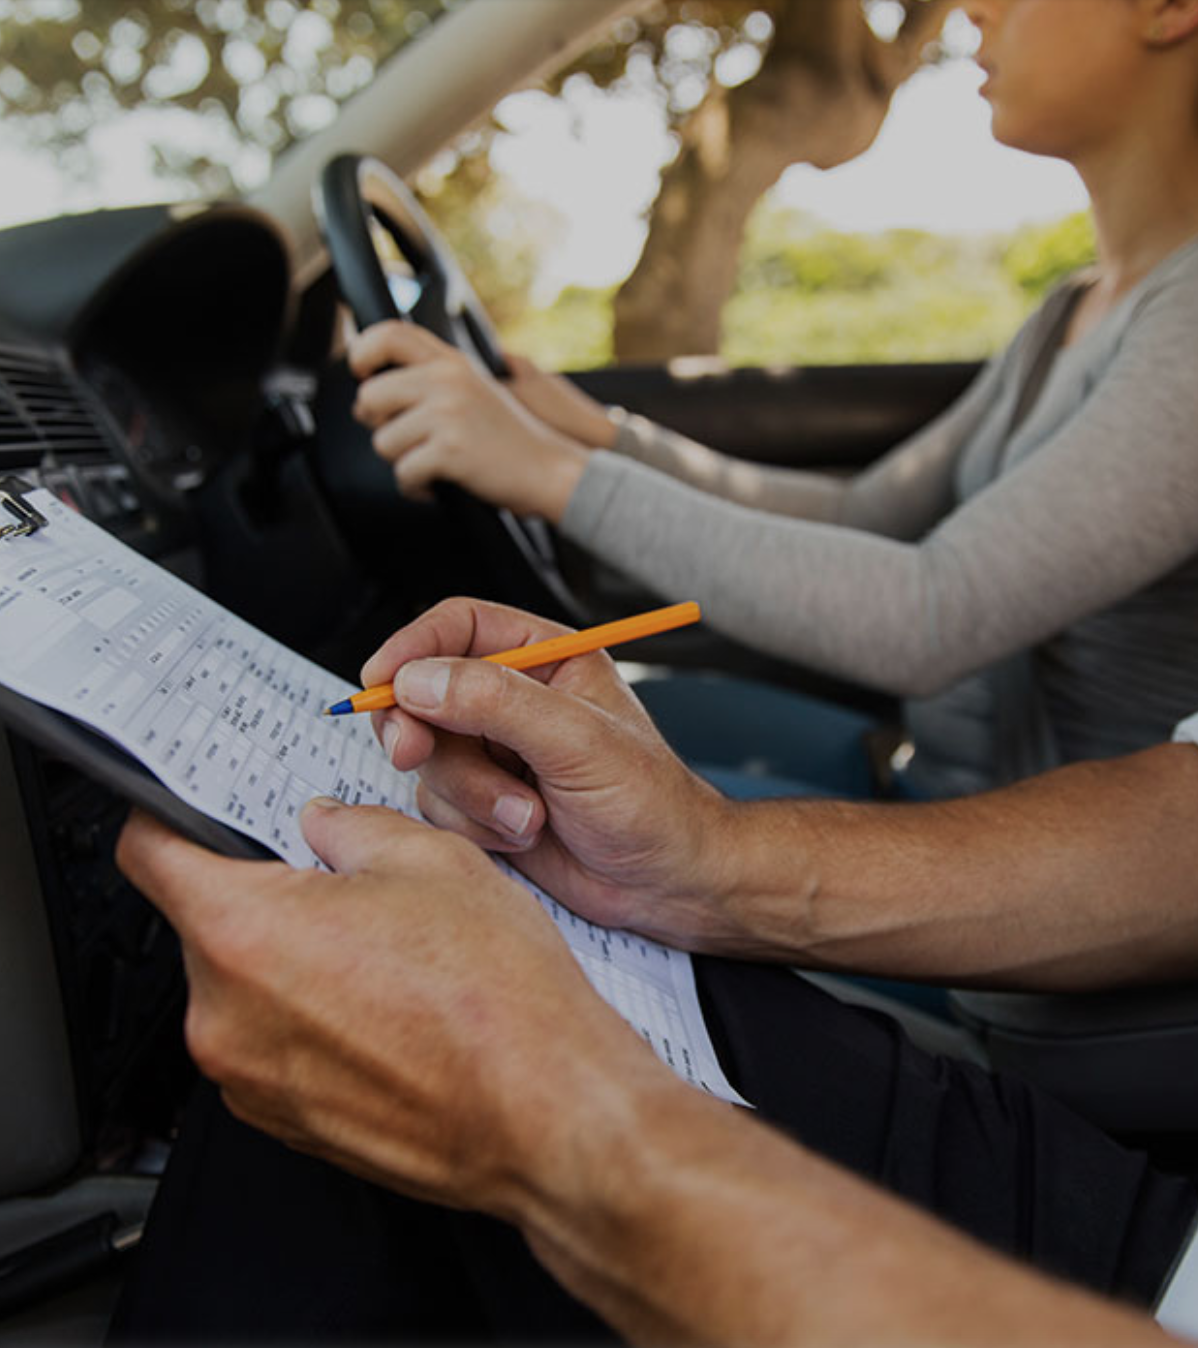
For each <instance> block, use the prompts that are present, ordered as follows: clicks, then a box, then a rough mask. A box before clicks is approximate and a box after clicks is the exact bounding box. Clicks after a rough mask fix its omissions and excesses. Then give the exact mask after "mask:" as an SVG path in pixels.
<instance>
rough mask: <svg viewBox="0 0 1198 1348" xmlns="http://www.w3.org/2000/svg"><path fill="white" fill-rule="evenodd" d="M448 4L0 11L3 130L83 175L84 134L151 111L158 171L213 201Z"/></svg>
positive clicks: (324, 1) (345, 0)
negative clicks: (186, 125)
mask: <svg viewBox="0 0 1198 1348" xmlns="http://www.w3.org/2000/svg"><path fill="white" fill-rule="evenodd" d="M445 7H446V0H311V3H307V4H300V3H298V2H297V0H196V3H194V4H193V3H191V0H135V3H134V4H132V5H130V4H128V3H127V0H87V3H86V7H85V6H84V4H83V3H82V2H81V0H0V25H2V26H0V116H2V117H3V118H4V123H5V129H6V130H7V131H8V132H10V133H11V132H16V133H17V134H18V135H19V136H20V137H21V138H22V139H24V140H25V141H26V142H27V143H29V144H31V145H33V146H36V147H42V148H46V149H50V150H53V151H54V152H55V154H56V156H57V157H58V162H59V164H60V166H61V167H62V169H63V170H64V171H65V172H67V173H73V174H75V175H76V176H77V177H79V178H86V177H87V176H88V175H89V174H90V173H91V172H92V170H93V166H94V154H93V150H92V147H91V146H90V145H89V143H88V135H89V133H90V132H91V131H93V130H95V129H97V128H101V127H104V126H106V125H108V124H110V123H113V122H114V121H115V120H116V119H117V118H118V117H120V116H121V115H122V114H125V115H140V114H142V113H144V112H146V111H151V112H155V113H158V114H159V115H158V116H157V117H156V119H155V121H154V128H153V131H152V132H148V135H149V139H150V140H151V143H152V144H153V146H154V150H155V153H156V156H157V168H158V171H159V172H160V173H161V174H162V176H163V177H164V178H166V179H172V180H173V185H174V187H175V189H176V190H182V191H184V192H188V193H190V192H195V191H199V192H201V193H205V194H209V195H220V194H223V193H226V192H229V191H230V190H235V189H236V188H238V187H245V186H247V185H249V184H251V183H254V182H258V181H261V179H262V178H264V177H265V176H266V174H267V172H268V171H269V165H270V162H271V159H272V158H273V157H274V156H275V155H277V154H279V153H281V151H283V150H284V149H286V147H287V146H288V145H289V144H290V143H291V142H293V141H295V140H298V139H300V138H302V137H303V136H305V135H307V134H309V133H310V132H312V131H315V130H317V129H319V128H320V127H322V126H325V125H327V124H328V123H329V122H331V121H332V119H333V118H334V117H335V116H336V112H337V107H338V105H339V104H340V103H342V102H344V101H345V99H347V98H349V97H350V96H351V95H352V94H354V93H355V92H356V91H357V90H359V89H361V88H363V87H364V86H365V85H367V84H369V83H370V81H371V80H372V79H373V78H374V74H375V71H376V69H377V68H378V66H379V64H380V63H381V62H382V61H383V60H385V59H386V58H387V57H388V56H389V55H390V54H391V53H393V52H394V51H395V50H396V49H397V48H398V47H400V46H402V45H403V43H404V42H406V41H408V40H410V39H411V38H412V37H414V36H416V35H417V34H418V33H419V32H420V31H421V29H422V28H423V27H425V26H426V25H427V24H428V23H429V22H430V20H431V19H433V18H435V17H436V16H437V15H438V14H440V13H441V12H443V11H444V9H445ZM167 112H169V113H170V114H171V115H172V116H171V117H168V118H164V117H163V116H162V115H161V114H162V113H167ZM181 118H185V119H187V121H188V123H189V125H190V128H191V129H190V132H188V131H182V130H181V122H180V119H181ZM114 204H116V203H114Z"/></svg>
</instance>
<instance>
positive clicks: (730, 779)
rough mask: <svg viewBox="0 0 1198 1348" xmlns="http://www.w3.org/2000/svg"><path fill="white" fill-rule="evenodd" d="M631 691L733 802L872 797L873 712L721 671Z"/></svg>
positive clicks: (679, 677) (664, 680)
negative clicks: (869, 739)
mask: <svg viewBox="0 0 1198 1348" xmlns="http://www.w3.org/2000/svg"><path fill="white" fill-rule="evenodd" d="M633 689H634V691H635V692H636V695H637V696H638V697H639V698H640V699H641V701H642V702H643V703H644V705H645V706H646V707H647V708H648V711H649V714H650V715H651V716H652V717H653V720H654V721H655V722H656V724H657V727H658V729H659V730H660V731H661V733H662V734H663V735H664V736H665V738H666V740H667V741H668V742H669V743H670V745H671V746H672V748H673V749H674V751H675V752H676V753H678V754H679V755H680V756H681V757H682V758H684V759H685V760H686V761H687V763H689V764H690V765H691V767H693V768H694V769H695V771H696V772H698V773H699V774H700V775H701V776H703V777H706V778H707V779H708V781H710V782H712V783H713V784H714V785H716V786H718V787H719V788H720V790H721V791H723V792H724V794H725V795H727V796H731V797H732V798H733V799H734V800H761V799H763V798H765V797H769V796H833V797H836V798H838V799H842V800H870V799H872V798H873V797H874V795H875V789H874V779H873V773H872V771H871V768H870V763H869V756H868V753H867V751H866V738H865V737H866V735H868V734H869V732H870V731H872V730H876V729H878V722H877V721H876V720H875V719H874V718H873V717H871V716H866V715H864V714H862V713H861V712H856V711H849V710H847V709H846V708H844V707H837V706H835V705H834V704H832V703H830V702H821V701H819V700H818V699H816V698H812V697H805V696H803V694H801V693H792V692H788V691H787V690H785V689H782V688H775V687H773V686H771V685H770V684H765V683H754V682H752V681H751V680H749V679H738V678H726V677H724V676H723V675H719V674H673V675H670V676H669V677H668V678H660V679H657V678H653V679H643V680H641V681H640V682H639V683H636V684H634V685H633Z"/></svg>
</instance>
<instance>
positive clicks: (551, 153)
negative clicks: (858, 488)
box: [495, 58, 1086, 285]
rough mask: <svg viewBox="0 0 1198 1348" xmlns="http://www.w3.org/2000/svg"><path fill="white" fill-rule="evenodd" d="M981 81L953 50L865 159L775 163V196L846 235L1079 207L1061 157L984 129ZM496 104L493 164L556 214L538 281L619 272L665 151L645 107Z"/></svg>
mask: <svg viewBox="0 0 1198 1348" xmlns="http://www.w3.org/2000/svg"><path fill="white" fill-rule="evenodd" d="M981 79H982V76H981V72H980V71H979V70H978V68H977V66H975V65H974V64H973V62H972V61H969V60H966V59H961V58H958V59H955V60H951V61H948V62H946V63H945V64H944V65H942V66H938V67H933V68H929V69H927V70H925V71H922V72H920V73H919V74H917V75H915V76H914V77H913V78H912V79H910V80H909V81H908V82H907V83H906V84H905V85H904V86H903V87H902V88H901V89H900V90H899V91H898V93H897V94H896V95H895V98H894V101H893V103H892V105H891V111H890V115H889V117H888V118H887V120H886V123H885V125H884V126H883V128H882V131H881V132H880V134H879V136H878V138H877V140H876V141H875V143H874V145H873V146H872V147H871V148H870V149H869V150H868V151H867V152H866V153H865V154H864V155H862V156H861V157H860V158H859V159H857V160H854V161H853V162H852V163H850V164H845V165H842V166H841V167H839V168H835V169H829V170H827V171H821V170H819V169H813V168H811V167H809V166H807V165H797V166H795V167H794V168H791V169H788V170H787V171H786V172H785V173H784V174H783V176H782V179H781V181H780V183H779V185H778V188H777V189H776V190H777V194H778V198H779V199H780V200H781V201H783V202H785V203H786V204H788V205H792V206H795V207H799V208H801V209H803V210H806V211H810V212H812V213H814V214H815V215H818V216H819V217H821V218H822V219H824V220H826V221H827V222H828V223H829V224H830V225H832V226H833V227H835V228H840V229H845V230H855V231H873V230H884V229H890V228H894V227H903V226H905V227H911V228H917V229H929V230H935V231H939V232H943V233H963V234H973V233H986V232H989V231H1006V230H1010V229H1013V228H1014V227H1016V226H1017V225H1020V224H1023V223H1025V222H1028V221H1033V220H1037V221H1038V220H1052V219H1058V218H1060V217H1061V216H1063V215H1067V214H1068V213H1070V212H1071V211H1075V210H1080V209H1081V208H1083V207H1084V206H1085V205H1086V194H1085V191H1084V189H1083V188H1082V185H1081V180H1080V179H1079V178H1078V176H1077V174H1076V173H1075V172H1074V170H1073V169H1072V168H1071V167H1070V166H1069V165H1067V164H1064V163H1061V162H1060V161H1056V160H1048V159H1042V158H1038V157H1036V156H1033V155H1029V154H1024V153H1022V152H1021V151H1018V150H1011V149H1008V148H1006V147H1004V146H1001V145H999V144H998V143H997V142H996V141H995V140H994V139H993V138H992V137H991V135H990V110H989V108H988V107H987V105H986V104H985V102H984V101H983V99H982V98H981V97H980V96H979V95H978V93H977V88H978V85H979V84H980V83H981ZM500 111H501V113H502V116H503V120H504V122H505V124H506V125H507V126H508V127H509V128H510V129H511V131H512V132H513V133H514V134H512V135H511V136H509V137H505V138H503V139H502V140H501V141H500V142H499V143H498V144H497V146H496V149H495V159H496V163H497V164H498V166H499V167H500V168H501V169H502V170H503V172H505V173H507V174H509V175H510V176H511V177H512V178H513V179H514V181H515V182H516V183H517V185H518V186H519V187H520V189H521V190H522V191H523V192H525V193H527V194H528V195H529V196H531V197H535V198H537V199H538V200H543V201H546V202H549V203H550V204H552V205H553V206H555V207H556V208H557V209H558V210H560V211H562V212H563V213H564V214H565V215H566V217H567V219H568V221H569V230H568V234H567V237H566V239H565V241H564V243H563V244H562V246H561V248H560V249H559V251H558V253H557V255H556V256H555V258H554V259H553V261H552V263H551V266H550V276H549V277H547V278H546V279H547V280H551V281H552V282H553V283H554V284H561V283H562V282H563V281H573V282H576V283H579V284H583V285H606V284H610V283H611V282H614V281H617V280H619V279H621V278H622V277H623V276H624V275H626V274H627V272H628V271H629V269H630V268H631V267H632V265H633V263H634V262H635V260H636V257H637V254H638V253H639V251H640V247H641V240H642V237H643V234H644V224H643V212H644V211H645V209H646V207H647V206H648V205H649V203H650V202H651V201H652V199H653V195H654V193H655V192H656V190H657V175H658V170H659V166H660V165H661V164H663V163H664V162H665V161H666V159H667V158H668V156H669V154H670V153H671V148H670V143H669V140H668V138H667V136H666V134H665V131H664V128H663V126H662V123H661V119H660V117H659V116H658V115H657V114H656V113H655V111H654V110H653V109H652V107H651V106H650V105H649V104H647V103H643V102H639V101H638V100H636V99H634V98H612V97H610V96H604V95H602V94H600V93H598V92H596V91H594V90H587V89H586V88H585V87H583V88H580V89H578V90H576V91H574V96H573V97H572V98H571V99H570V101H569V104H568V106H566V105H563V103H562V102H555V101H554V100H553V99H550V98H548V97H547V96H546V95H543V94H538V93H525V94H518V95H515V96H513V97H512V98H509V99H507V100H506V101H505V102H504V103H503V104H501V107H500Z"/></svg>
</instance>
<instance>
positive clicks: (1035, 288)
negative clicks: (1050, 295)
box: [1003, 211, 1095, 300]
mask: <svg viewBox="0 0 1198 1348" xmlns="http://www.w3.org/2000/svg"><path fill="white" fill-rule="evenodd" d="M1094 249H1095V241H1094V220H1093V217H1092V216H1091V215H1090V212H1089V211H1078V212H1076V213H1075V214H1074V215H1067V216H1066V217H1065V218H1064V219H1063V220H1057V221H1054V222H1053V223H1052V224H1049V225H1027V226H1025V227H1024V228H1023V229H1021V230H1020V231H1019V232H1018V233H1017V234H1016V235H1015V236H1014V237H1013V238H1012V239H1011V241H1010V243H1009V244H1008V245H1007V248H1006V251H1005V252H1004V254H1003V267H1004V269H1005V270H1006V272H1007V275H1008V276H1009V277H1010V278H1011V280H1012V281H1014V283H1015V284H1016V285H1017V286H1019V288H1020V289H1021V290H1023V291H1025V292H1026V293H1027V294H1028V295H1030V296H1031V297H1032V298H1034V299H1037V300H1039V299H1042V298H1043V296H1044V295H1045V294H1046V293H1047V292H1048V291H1049V290H1051V289H1052V287H1053V286H1055V285H1056V284H1057V283H1058V282H1059V281H1061V280H1062V279H1063V278H1064V277H1066V276H1068V275H1069V274H1070V272H1075V271H1078V270H1079V269H1080V268H1082V267H1086V266H1089V264H1090V263H1092V262H1093V261H1094V256H1095V253H1094Z"/></svg>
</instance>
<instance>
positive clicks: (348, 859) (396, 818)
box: [300, 796, 429, 875]
mask: <svg viewBox="0 0 1198 1348" xmlns="http://www.w3.org/2000/svg"><path fill="white" fill-rule="evenodd" d="M300 828H301V829H302V831H303V834H304V838H305V839H306V840H307V843H308V846H309V847H311V849H312V850H313V851H314V852H315V853H316V855H317V856H318V857H319V858H320V859H321V861H323V862H324V863H325V865H326V866H329V867H331V869H333V870H334V871H337V872H338V873H339V874H342V875H353V874H355V873H356V872H358V871H363V870H368V869H375V868H380V869H381V868H382V867H383V866H385V865H386V861H387V858H388V856H389V855H394V854H395V853H396V851H397V850H399V849H401V848H403V847H404V846H405V844H410V843H411V842H412V840H413V839H414V838H423V837H424V836H425V835H426V834H427V833H428V832H429V826H428V825H427V824H425V823H422V822H421V821H419V820H416V819H409V818H408V817H407V815H403V814H400V813H399V812H398V811H396V810H389V809H387V808H386V807H385V806H382V805H343V804H342V803H341V801H339V800H334V799H332V797H330V796H318V797H317V798H316V799H315V800H310V801H309V802H308V803H307V805H305V806H304V810H303V813H302V814H301V815H300Z"/></svg>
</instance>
